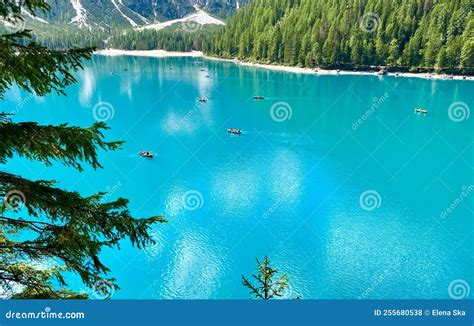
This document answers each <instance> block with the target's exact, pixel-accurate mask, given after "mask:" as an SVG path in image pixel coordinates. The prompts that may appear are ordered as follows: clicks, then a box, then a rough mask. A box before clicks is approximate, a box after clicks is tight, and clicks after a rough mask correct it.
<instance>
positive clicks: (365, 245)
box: [0, 57, 474, 299]
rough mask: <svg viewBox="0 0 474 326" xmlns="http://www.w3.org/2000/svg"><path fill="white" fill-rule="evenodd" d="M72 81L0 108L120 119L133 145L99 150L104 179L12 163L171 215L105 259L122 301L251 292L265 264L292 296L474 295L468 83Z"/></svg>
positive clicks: (230, 71) (187, 76) (137, 74)
mask: <svg viewBox="0 0 474 326" xmlns="http://www.w3.org/2000/svg"><path fill="white" fill-rule="evenodd" d="M77 76H78V80H79V83H78V84H77V85H74V86H71V87H69V88H68V89H67V94H68V96H67V97H63V96H57V95H50V96H48V97H46V98H35V97H28V96H27V95H26V94H24V93H23V92H20V91H19V90H18V89H17V88H13V89H12V90H10V91H9V92H8V93H7V96H6V100H5V101H3V102H0V110H2V111H7V112H9V111H12V110H13V109H14V111H15V112H17V114H16V117H15V121H27V120H34V121H38V122H40V123H43V124H59V123H64V122H68V123H69V124H71V125H79V126H84V127H85V126H89V125H91V124H92V123H94V121H95V118H99V119H101V118H104V119H105V118H109V119H108V121H107V124H108V125H109V126H110V127H111V128H112V129H111V130H110V131H108V132H107V133H106V136H107V139H108V140H125V141H126V143H125V145H124V147H123V150H121V151H116V152H112V153H103V152H102V153H101V162H102V164H103V166H104V169H102V170H97V171H94V170H92V169H90V168H86V169H85V171H84V172H83V173H79V172H77V171H75V170H73V169H71V168H66V167H63V166H61V165H59V164H54V165H53V167H45V166H44V165H42V164H38V163H35V162H29V161H27V160H24V159H18V158H17V159H14V160H11V161H10V162H8V164H7V165H6V167H5V168H6V169H7V170H8V171H10V172H13V173H17V174H21V175H22V176H24V177H28V178H33V179H55V180H58V181H59V182H60V183H59V185H60V186H61V187H64V188H67V189H74V190H78V191H80V192H81V193H82V194H83V195H91V194H93V193H96V192H98V191H108V192H109V193H108V195H107V198H110V199H112V198H116V197H119V196H120V197H125V198H128V199H130V209H131V211H132V212H133V213H134V214H135V215H136V216H150V215H156V214H163V215H164V216H165V217H166V218H167V219H168V220H169V223H167V224H164V225H157V226H156V227H155V228H154V229H153V232H152V233H153V235H154V237H155V239H156V240H157V244H156V245H155V246H152V247H149V248H147V249H146V250H144V251H139V250H136V249H134V248H131V247H130V246H129V245H128V244H127V243H124V245H123V246H122V249H121V250H120V251H118V250H107V251H105V252H104V254H103V258H104V261H105V262H106V264H107V265H108V266H109V267H110V268H111V270H112V271H113V272H112V274H111V275H110V276H113V277H115V278H116V279H117V281H118V283H119V285H120V287H121V290H119V291H116V292H115V293H114V294H113V296H112V298H114V299H124V298H132V299H161V298H165V299H177V298H180V299H196V298H199V299H229V298H230V299H246V298H249V295H248V291H247V289H246V288H244V287H243V286H242V284H241V275H242V274H244V275H247V276H249V275H250V274H251V273H252V272H254V270H255V267H256V264H255V258H256V257H258V258H263V256H265V255H268V256H269V257H270V259H271V260H272V265H273V266H274V267H276V268H278V269H280V270H281V271H284V272H286V273H287V274H288V275H289V277H290V287H289V288H288V290H287V291H286V292H285V297H286V298H294V297H296V296H300V297H302V298H306V299H310V298H314V299H336V298H337V299H358V298H367V299H382V298H383V299H417V298H418V299H422V298H423V299H444V298H450V293H451V292H452V291H450V289H452V288H453V286H454V285H455V284H456V283H459V282H460V281H463V282H464V283H462V282H461V285H462V286H464V290H466V284H467V285H468V287H469V286H470V287H471V288H472V287H474V259H473V258H474V250H473V249H474V233H473V226H474V220H473V214H472V212H473V211H474V202H473V198H474V191H472V190H474V189H473V186H472V185H473V184H474V180H473V179H474V177H473V166H474V148H473V130H474V128H473V127H474V116H471V117H470V118H469V117H468V114H469V113H470V109H474V82H470V81H453V80H446V81H443V80H425V79H418V78H401V77H378V76H358V75H357V76H356V75H355V76H342V75H341V76H316V75H302V74H301V75H300V74H292V73H286V72H275V71H268V70H263V69H258V68H249V67H240V66H237V65H235V64H233V63H222V62H217V61H211V60H205V59H197V58H162V59H157V58H134V57H114V58H106V57H94V60H93V62H89V63H87V64H86V66H85V70H84V71H82V72H79V73H78V74H77ZM254 95H263V96H265V99H264V100H259V101H257V100H254V99H253V96H254ZM201 96H203V97H206V98H207V99H208V101H207V103H198V102H197V101H196V99H197V98H198V97H201ZM99 102H107V103H109V104H110V105H109V104H103V105H99V106H98V105H97V103H99ZM453 103H454V104H453ZM415 107H421V108H425V109H428V110H429V113H428V114H427V115H426V116H423V115H417V114H415V113H414V108H415ZM450 107H451V109H449V108H450ZM94 113H95V114H94ZM227 128H239V129H241V130H242V134H241V135H230V134H228V133H227V131H226V129H227ZM140 150H150V151H153V152H154V153H156V156H155V158H154V159H153V160H148V159H144V158H141V157H139V156H138V155H137V152H138V151H140ZM471 191H472V193H471ZM450 207H451V208H450ZM453 282H454V283H453ZM450 285H451V288H450ZM71 286H72V287H74V288H75V289H81V288H82V286H81V284H80V283H79V282H77V280H75V279H72V280H71ZM467 289H469V288H467ZM470 292H471V294H470V297H472V296H473V294H472V293H473V292H474V289H473V290H472V291H470ZM465 293H466V291H465ZM451 297H452V295H451Z"/></svg>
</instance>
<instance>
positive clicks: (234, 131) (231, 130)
mask: <svg viewBox="0 0 474 326" xmlns="http://www.w3.org/2000/svg"><path fill="white" fill-rule="evenodd" d="M227 132H228V133H230V134H234V135H240V134H241V133H242V131H240V129H234V128H229V129H227Z"/></svg>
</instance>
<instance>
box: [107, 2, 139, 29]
mask: <svg viewBox="0 0 474 326" xmlns="http://www.w3.org/2000/svg"><path fill="white" fill-rule="evenodd" d="M111 1H112V4H113V5H114V6H115V8H116V9H117V11H118V12H119V13H120V15H122V17H123V18H125V19H126V20H127V21H128V22H129V23H130V25H132V26H133V27H137V26H138V24H137V23H136V22H135V21H134V20H133V19H131V18H130V17H128V16H127V15H125V14H124V13H123V11H122V10H121V9H120V7H119V5H118V4H117V3H116V2H115V0H111ZM118 1H119V4H120V5H121V6H122V7H123V3H122V0H118Z"/></svg>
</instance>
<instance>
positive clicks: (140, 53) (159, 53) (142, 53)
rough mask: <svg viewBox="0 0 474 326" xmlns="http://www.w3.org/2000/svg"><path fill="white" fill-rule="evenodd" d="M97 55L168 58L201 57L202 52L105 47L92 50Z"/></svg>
mask: <svg viewBox="0 0 474 326" xmlns="http://www.w3.org/2000/svg"><path fill="white" fill-rule="evenodd" d="M94 54H97V55H103V56H108V57H116V56H121V55H125V56H136V57H154V58H168V57H203V56H204V54H203V53H202V52H200V51H192V52H173V51H165V50H119V49H105V50H97V51H95V52H94Z"/></svg>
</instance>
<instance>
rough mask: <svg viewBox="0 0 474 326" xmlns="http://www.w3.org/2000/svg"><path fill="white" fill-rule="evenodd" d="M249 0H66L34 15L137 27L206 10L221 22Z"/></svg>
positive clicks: (44, 18)
mask: <svg viewBox="0 0 474 326" xmlns="http://www.w3.org/2000/svg"><path fill="white" fill-rule="evenodd" d="M246 1H247V0H140V1H134V0H65V1H58V2H52V3H50V5H51V11H50V12H48V13H46V14H42V13H38V14H37V15H36V17H34V16H33V15H31V14H30V13H27V16H29V18H30V19H32V20H36V21H38V22H42V23H46V22H47V23H49V24H55V25H71V26H73V27H79V28H89V29H94V28H99V29H104V28H115V27H120V28H137V27H144V26H146V25H149V24H158V23H164V22H167V21H172V20H177V19H183V18H185V17H188V16H192V15H196V14H199V13H201V12H205V13H206V14H208V15H209V16H210V17H213V18H214V20H213V19H208V21H206V20H204V21H201V22H203V23H209V24H213V23H216V24H221V23H219V22H218V21H221V22H223V21H224V20H225V19H226V18H227V17H229V16H230V15H231V14H233V13H234V12H235V11H236V10H237V9H238V8H239V7H240V6H241V5H242V4H243V3H245V2H246Z"/></svg>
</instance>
